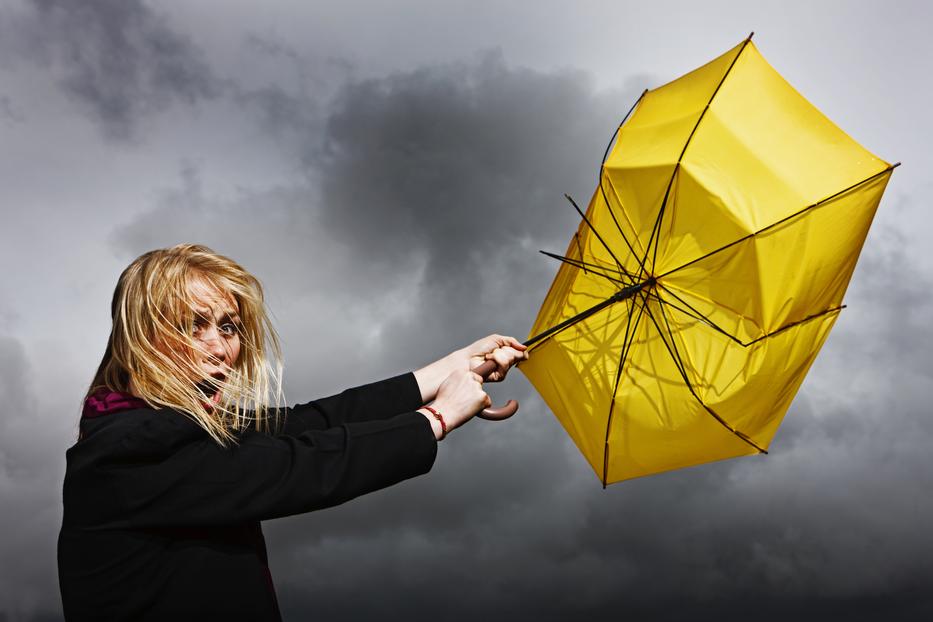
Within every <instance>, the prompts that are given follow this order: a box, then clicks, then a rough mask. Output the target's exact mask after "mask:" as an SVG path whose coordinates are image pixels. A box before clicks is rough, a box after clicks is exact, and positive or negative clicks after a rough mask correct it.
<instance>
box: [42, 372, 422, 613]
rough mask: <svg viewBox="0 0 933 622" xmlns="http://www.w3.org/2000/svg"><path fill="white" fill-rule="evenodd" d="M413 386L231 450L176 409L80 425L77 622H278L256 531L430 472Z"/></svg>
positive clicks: (72, 507) (66, 552)
mask: <svg viewBox="0 0 933 622" xmlns="http://www.w3.org/2000/svg"><path fill="white" fill-rule="evenodd" d="M421 405H422V402H421V394H420V391H419V389H418V385H417V382H416V381H415V378H414V375H413V374H405V375H402V376H397V377H395V378H390V379H388V380H384V381H382V382H377V383H373V384H370V385H365V386H362V387H358V388H355V389H349V390H347V391H344V392H343V393H341V394H339V395H335V396H332V397H329V398H324V399H321V400H317V401H313V402H309V403H307V404H302V405H299V406H295V407H294V408H290V409H288V410H287V415H286V420H285V425H284V427H283V428H282V430H281V432H280V433H278V434H276V435H270V434H261V433H258V432H255V431H247V432H244V433H242V435H241V436H240V442H239V444H238V445H237V446H234V447H231V448H229V449H224V448H221V447H220V446H219V445H218V444H217V443H216V442H215V441H213V440H212V439H211V438H210V437H209V436H208V435H207V433H206V432H205V431H204V430H203V429H202V428H200V427H199V426H198V425H197V424H195V423H194V422H193V421H192V420H191V419H189V418H188V417H185V416H184V415H181V414H179V413H177V412H175V411H171V410H152V409H145V408H142V409H133V410H124V411H122V412H115V413H112V414H109V415H106V416H101V417H95V418H82V420H81V433H82V435H81V439H82V440H79V441H78V442H77V443H76V444H75V445H73V446H72V447H71V448H70V449H68V451H67V452H66V460H67V468H66V472H65V482H64V517H63V520H62V528H61V532H60V535H59V540H58V571H59V585H60V588H61V594H62V603H63V607H64V613H65V617H66V619H68V620H95V621H104V620H139V621H146V620H186V619H194V618H199V619H202V620H203V619H224V620H280V619H281V616H280V614H279V609H278V605H277V603H276V599H275V591H274V588H273V586H272V578H271V575H270V574H269V568H268V563H267V559H266V546H265V540H264V539H263V535H262V530H261V528H260V523H259V521H262V520H268V519H271V518H277V517H281V516H289V515H292V514H300V513H302V512H308V511H310V510H315V509H318V508H325V507H329V506H333V505H337V504H338V503H343V502H344V501H347V500H349V499H352V498H354V497H356V496H358V495H361V494H364V493H367V492H371V491H374V490H378V489H380V488H384V487H386V486H390V485H392V484H395V483H397V482H400V481H402V480H405V479H408V478H410V477H414V476H416V475H420V474H422V473H426V472H428V471H429V470H430V469H431V466H432V465H433V463H434V458H435V455H436V453H437V442H436V441H435V439H434V434H433V432H432V430H431V425H430V423H429V422H428V420H427V419H426V418H425V417H424V416H423V415H421V414H420V413H417V412H414V410H415V409H416V408H419V407H420V406H421Z"/></svg>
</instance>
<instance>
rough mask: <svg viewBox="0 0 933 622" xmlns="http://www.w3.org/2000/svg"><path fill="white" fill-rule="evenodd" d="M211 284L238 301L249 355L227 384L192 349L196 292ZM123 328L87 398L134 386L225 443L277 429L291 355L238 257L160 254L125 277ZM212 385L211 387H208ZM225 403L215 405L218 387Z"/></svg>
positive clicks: (120, 294)
mask: <svg viewBox="0 0 933 622" xmlns="http://www.w3.org/2000/svg"><path fill="white" fill-rule="evenodd" d="M198 279H200V280H202V281H203V282H204V283H206V284H207V285H209V286H210V287H212V288H213V289H216V290H217V291H218V292H220V293H221V294H229V295H230V296H232V298H233V299H234V300H235V301H236V303H237V305H238V307H239V309H238V313H239V317H240V321H239V323H238V325H237V328H238V333H239V337H240V354H239V357H238V358H237V360H236V361H235V362H234V363H233V365H232V367H233V371H232V372H231V373H230V374H229V375H228V376H227V377H226V378H224V379H223V380H217V379H213V378H207V379H204V378H202V377H201V376H202V371H201V370H200V369H199V366H198V365H197V363H196V362H195V360H194V358H193V357H192V354H193V353H195V352H198V351H200V352H201V353H202V354H203V355H206V353H205V352H204V349H203V347H202V346H200V345H199V344H198V343H197V341H196V340H195V339H194V337H193V334H194V332H193V331H194V326H195V321H196V318H197V312H196V311H195V301H194V300H193V299H192V296H191V294H190V293H189V291H188V286H189V284H190V283H191V282H192V281H193V280H198ZM111 316H112V317H113V328H112V330H111V333H110V340H109V341H108V343H107V350H106V351H105V352H104V357H103V360H102V361H101V363H100V367H98V369H97V373H96V374H95V376H94V380H93V382H91V386H90V388H89V389H88V393H87V395H88V396H90V395H91V394H93V393H94V392H96V391H98V390H100V389H102V388H104V387H106V388H108V389H110V390H113V391H121V392H124V393H128V392H129V391H130V381H131V380H132V388H133V392H134V393H135V394H136V395H137V396H138V397H141V398H142V399H144V400H145V401H146V402H147V403H149V405H151V406H153V407H156V408H158V407H165V408H170V409H173V410H176V411H178V412H181V413H184V414H185V415H187V416H189V417H191V418H193V419H194V421H195V422H197V423H198V424H199V425H200V426H201V427H202V428H204V430H205V431H206V432H207V433H208V434H210V436H211V437H212V438H213V439H214V440H215V441H217V442H218V443H219V444H220V445H222V446H226V445H228V444H230V443H235V442H236V432H237V431H239V430H243V429H245V428H246V427H248V426H249V424H250V423H253V424H254V425H255V427H256V429H257V430H260V431H269V430H270V419H274V420H275V426H277V425H278V423H279V421H278V417H279V405H280V404H281V403H282V401H283V400H282V353H281V348H280V346H279V339H278V335H277V333H276V331H275V328H274V327H273V326H272V323H271V321H270V320H269V316H268V314H267V312H266V307H265V302H264V300H263V291H262V285H261V284H260V283H259V280H258V279H256V277H254V276H253V275H252V274H250V273H249V272H247V271H246V270H245V269H243V268H242V267H241V266H240V265H239V264H237V263H236V262H234V261H233V260H231V259H229V258H227V257H224V256H222V255H219V254H217V253H215V252H214V251H212V250H211V249H209V248H207V247H206V246H200V245H197V244H179V245H178V246H173V247H171V248H165V249H160V250H154V251H150V252H148V253H146V254H144V255H142V256H140V257H139V258H137V259H136V260H135V261H134V262H133V263H131V264H130V265H129V266H128V267H127V268H126V270H124V271H123V273H122V274H121V275H120V279H119V280H118V282H117V287H116V289H115V290H114V293H113V302H112V304H111ZM205 382H206V383H207V386H209V389H208V388H207V387H206V386H205ZM214 389H218V390H222V391H223V393H222V396H221V397H222V401H221V403H220V404H218V405H217V406H216V407H214V408H212V409H210V408H206V407H205V403H209V402H210V397H209V393H210V392H212V390H214Z"/></svg>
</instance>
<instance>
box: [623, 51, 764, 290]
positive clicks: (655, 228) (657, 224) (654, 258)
mask: <svg viewBox="0 0 933 622" xmlns="http://www.w3.org/2000/svg"><path fill="white" fill-rule="evenodd" d="M753 34H755V33H752V34H750V35H748V38H747V39H745V42H744V43H742V48H741V49H740V50H739V51H738V53H737V54H736V55H735V58H733V59H732V62H731V63H730V64H729V68H728V69H726V72H725V73H724V74H723V75H722V78H721V79H720V80H719V84H717V85H716V90H714V91H713V94H712V95H710V98H709V101H708V102H706V107H704V108H703V112H701V113H700V117H699V118H698V119H697V122H696V124H695V125H694V126H693V129H692V130H690V135H689V136H687V142H685V143H684V148H683V149H682V150H681V152H680V155H679V156H678V157H677V163H676V164H675V165H674V171H673V172H672V173H671V179H670V181H669V182H667V190H665V191H664V199H663V200H662V201H661V209H659V210H658V216H657V218H655V221H654V226H653V227H652V228H651V236H650V237H649V238H648V247H647V249H646V250H645V256H644V257H643V258H642V261H641V263H640V268H641V269H642V270H644V265H645V261H647V259H648V251H649V250H650V249H651V243H652V240H654V236H655V234H656V233H658V234H659V235H658V238H659V241H660V233H659V232H660V230H661V220H662V219H663V217H664V211H665V210H666V209H667V200H668V198H669V197H670V194H671V186H673V185H674V178H675V177H677V171H678V170H679V169H680V162H681V160H683V158H684V154H685V153H687V147H689V146H690V141H691V140H693V135H694V134H696V131H697V129H698V128H699V127H700V122H702V121H703V118H704V117H705V116H706V111H707V110H709V107H710V106H711V105H712V104H713V99H715V97H716V94H717V93H719V89H720V88H722V85H723V83H724V82H725V81H726V78H727V77H729V73H730V72H731V71H732V68H733V67H734V66H735V63H736V61H738V60H739V57H740V56H742V52H744V51H745V48H746V47H748V44H749V42H750V41H751V40H752V35H753ZM657 260H658V244H657V243H655V245H654V251H653V254H652V257H651V272H654V266H655V264H656V263H657Z"/></svg>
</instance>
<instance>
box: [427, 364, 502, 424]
mask: <svg viewBox="0 0 933 622" xmlns="http://www.w3.org/2000/svg"><path fill="white" fill-rule="evenodd" d="M491 405H492V400H491V399H489V396H488V395H486V393H485V392H484V391H483V379H482V378H481V377H480V375H479V374H475V373H473V372H471V371H466V370H463V369H459V370H457V371H455V372H453V373H451V374H450V375H449V376H447V378H446V379H445V380H444V382H442V383H441V385H440V387H438V389H437V399H436V400H434V403H433V404H431V407H432V408H433V409H434V410H436V411H437V412H438V413H440V415H441V416H442V417H443V418H444V423H445V424H446V426H447V432H450V431H451V430H454V429H456V428H459V427H460V426H461V425H463V424H464V423H466V422H467V421H469V420H470V419H472V418H473V416H474V415H476V413H478V412H480V411H481V410H483V409H484V408H488V407H489V406H491ZM421 412H423V413H424V414H425V415H426V416H427V417H428V418H429V419H431V420H432V426H433V425H434V423H435V421H433V420H434V419H435V417H434V415H433V414H432V413H429V412H425V411H421ZM437 428H439V423H438V424H437ZM437 428H436V429H435V437H436V438H440V437H441V436H442V435H443V432H440V433H439V431H438V429H437Z"/></svg>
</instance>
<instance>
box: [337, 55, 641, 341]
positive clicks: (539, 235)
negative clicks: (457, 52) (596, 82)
mask: <svg viewBox="0 0 933 622" xmlns="http://www.w3.org/2000/svg"><path fill="white" fill-rule="evenodd" d="M635 93H637V86H635V87H633V88H632V89H631V90H630V92H624V93H618V92H613V93H608V94H606V93H603V94H597V93H595V92H594V90H593V87H592V85H591V84H590V81H589V79H588V77H587V76H586V75H585V74H582V73H571V72H564V73H553V74H545V73H538V72H533V71H529V70H522V69H513V68H509V67H507V66H506V64H505V62H504V61H503V59H502V57H501V56H500V55H499V54H496V53H490V54H487V55H486V56H484V57H483V58H481V59H480V60H479V61H478V62H474V63H463V64H457V65H448V66H440V67H428V68H424V69H420V70H418V71H414V72H411V73H407V74H398V75H393V76H389V77H387V78H383V79H379V80H370V81H365V82H361V83H357V84H352V85H350V86H348V87H347V88H346V89H345V90H344V91H343V93H342V94H341V96H340V98H339V99H338V103H337V108H336V109H335V111H334V113H333V114H332V115H331V116H330V118H329V122H328V125H327V130H328V131H327V136H326V142H325V145H324V155H323V156H322V158H321V160H320V162H319V163H318V167H319V170H320V171H321V174H322V182H321V183H322V186H321V189H322V190H321V193H322V200H321V208H322V210H323V222H324V223H325V225H326V226H327V228H328V230H329V231H333V232H334V233H335V234H336V235H339V236H340V237H341V238H343V239H345V240H346V242H347V243H348V244H350V245H351V246H352V247H353V248H355V249H357V251H358V252H359V253H360V254H361V255H366V256H368V257H369V258H370V260H371V261H373V260H378V261H379V262H380V263H381V265H382V266H383V267H384V269H390V270H391V269H406V268H407V266H408V262H409V261H410V258H411V257H413V256H414V257H419V256H420V257H422V258H423V260H424V270H425V272H424V282H423V289H422V291H420V292H418V295H420V296H421V297H422V298H421V299H422V300H423V303H424V304H425V305H426V307H427V308H426V310H427V309H430V311H429V312H427V313H426V314H425V315H426V317H424V318H423V319H421V320H420V321H419V322H418V324H417V326H412V327H410V328H411V329H413V330H410V331H408V332H406V331H404V330H403V331H402V332H401V333H397V334H399V335H400V338H399V342H400V344H399V345H401V342H406V341H410V340H411V338H413V337H415V333H416V332H417V333H418V334H420V335H422V336H425V331H428V334H427V340H428V341H429V342H433V341H435V336H436V338H437V340H440V339H441V338H442V336H445V335H446V336H448V338H450V337H452V338H454V339H459V340H462V339H466V338H469V337H470V336H472V335H476V334H478V332H482V331H484V330H488V329H489V327H495V326H499V327H501V329H500V330H506V329H507V330H510V331H523V330H525V328H526V327H527V326H528V324H529V322H530V320H531V319H533V318H531V317H529V311H528V308H527V306H526V305H521V304H518V303H517V301H519V300H525V299H527V298H526V297H529V296H530V297H531V298H532V299H534V298H537V297H539V296H540V295H541V294H540V292H541V288H540V286H541V285H542V283H543V281H544V280H545V279H547V278H548V277H549V275H551V274H553V272H554V270H555V269H556V266H554V265H549V264H548V263H547V262H548V261H550V260H547V259H543V258H542V257H540V256H538V255H537V253H536V250H537V249H538V248H548V249H550V250H557V251H558V252H563V251H564V249H565V247H566V240H565V238H566V236H567V232H568V231H569V230H570V229H569V228H570V227H571V226H574V225H575V223H576V215H575V214H574V212H573V210H572V208H571V207H570V206H569V205H568V204H567V203H566V201H565V200H564V198H563V193H565V192H569V193H570V194H574V195H577V196H578V198H580V199H581V200H582V202H583V203H584V204H585V202H586V200H587V199H588V198H589V194H590V193H591V192H592V188H593V185H594V181H595V178H596V171H597V167H598V164H599V161H600V158H601V156H602V152H603V148H604V147H605V143H606V141H607V140H608V138H609V136H610V135H611V134H612V131H613V129H614V127H615V124H616V123H617V122H618V121H619V120H620V116H621V114H622V113H621V112H620V110H622V109H623V107H625V106H626V105H627V103H628V102H630V101H632V100H633V99H634V95H635ZM529 275H533V277H534V278H532V279H531V280H529V278H528V277H529ZM438 301H443V303H442V304H436V303H437V302H438ZM451 331H453V332H451Z"/></svg>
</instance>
